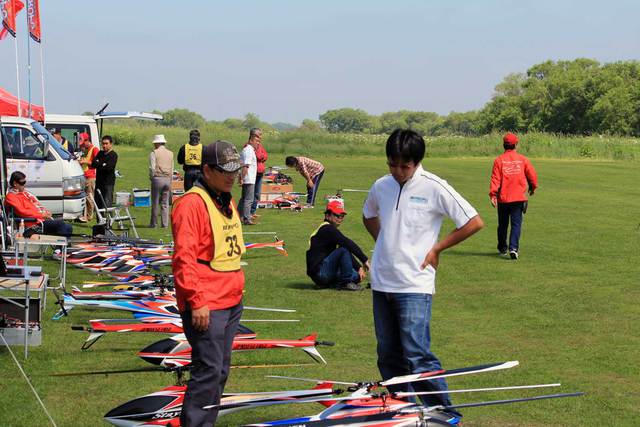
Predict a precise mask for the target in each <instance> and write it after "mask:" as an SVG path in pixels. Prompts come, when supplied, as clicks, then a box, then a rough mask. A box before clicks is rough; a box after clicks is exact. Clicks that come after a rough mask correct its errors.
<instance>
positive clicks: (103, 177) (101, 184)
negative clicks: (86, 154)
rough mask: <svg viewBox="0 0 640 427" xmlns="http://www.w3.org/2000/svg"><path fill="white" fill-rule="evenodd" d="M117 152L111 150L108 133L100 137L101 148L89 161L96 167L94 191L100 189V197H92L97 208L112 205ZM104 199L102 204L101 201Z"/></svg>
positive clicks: (111, 145)
mask: <svg viewBox="0 0 640 427" xmlns="http://www.w3.org/2000/svg"><path fill="white" fill-rule="evenodd" d="M117 163H118V154H117V153H116V152H115V151H113V138H112V137H111V136H110V135H105V136H103V137H102V150H101V151H100V152H99V153H98V154H97V155H96V157H95V158H94V159H93V161H92V162H91V166H93V167H94V168H95V169H96V193H97V192H98V190H100V194H101V195H102V198H100V197H94V198H95V200H96V204H97V205H98V207H99V208H110V207H111V206H113V188H114V187H115V185H116V164H117ZM103 200H104V205H103V203H102V201H103Z"/></svg>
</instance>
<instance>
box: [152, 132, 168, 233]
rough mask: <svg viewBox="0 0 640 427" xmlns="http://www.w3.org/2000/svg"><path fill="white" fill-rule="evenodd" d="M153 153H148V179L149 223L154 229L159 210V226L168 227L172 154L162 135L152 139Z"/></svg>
mask: <svg viewBox="0 0 640 427" xmlns="http://www.w3.org/2000/svg"><path fill="white" fill-rule="evenodd" d="M152 142H153V147H154V148H153V151H151V153H149V179H151V221H150V222H149V227H151V228H155V227H156V226H157V221H158V210H160V226H161V227H162V228H167V227H168V226H169V197H170V196H171V176H172V175H173V153H172V152H171V151H169V150H168V149H167V147H166V144H167V140H166V139H165V137H164V135H156V136H154V137H153V141H152ZM158 208H159V209H158Z"/></svg>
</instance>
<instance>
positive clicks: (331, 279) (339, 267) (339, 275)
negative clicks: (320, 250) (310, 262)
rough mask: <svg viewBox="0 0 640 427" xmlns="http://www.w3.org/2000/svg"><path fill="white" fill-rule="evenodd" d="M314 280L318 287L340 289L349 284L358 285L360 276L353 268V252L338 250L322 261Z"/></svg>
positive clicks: (344, 249)
mask: <svg viewBox="0 0 640 427" xmlns="http://www.w3.org/2000/svg"><path fill="white" fill-rule="evenodd" d="M312 279H313V281H314V282H315V283H316V284H317V285H318V286H335V287H339V286H342V285H344V284H346V283H349V282H353V283H358V282H359V281H360V274H358V272H357V271H356V270H355V269H354V268H353V261H352V259H351V252H349V250H348V249H346V248H338V249H336V250H334V251H333V252H331V253H330V254H329V255H328V256H327V257H326V258H325V259H324V260H323V261H322V264H320V269H319V270H318V272H317V273H316V274H315V275H314V276H313V277H312Z"/></svg>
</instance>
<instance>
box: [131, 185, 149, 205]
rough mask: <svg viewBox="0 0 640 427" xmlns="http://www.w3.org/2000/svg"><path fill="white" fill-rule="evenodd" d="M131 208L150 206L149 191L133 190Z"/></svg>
mask: <svg viewBox="0 0 640 427" xmlns="http://www.w3.org/2000/svg"><path fill="white" fill-rule="evenodd" d="M133 206H142V207H144V206H151V191H149V190H140V189H137V188H134V189H133Z"/></svg>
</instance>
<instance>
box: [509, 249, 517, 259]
mask: <svg viewBox="0 0 640 427" xmlns="http://www.w3.org/2000/svg"><path fill="white" fill-rule="evenodd" d="M509 256H510V257H511V259H513V260H517V259H518V251H509Z"/></svg>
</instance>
